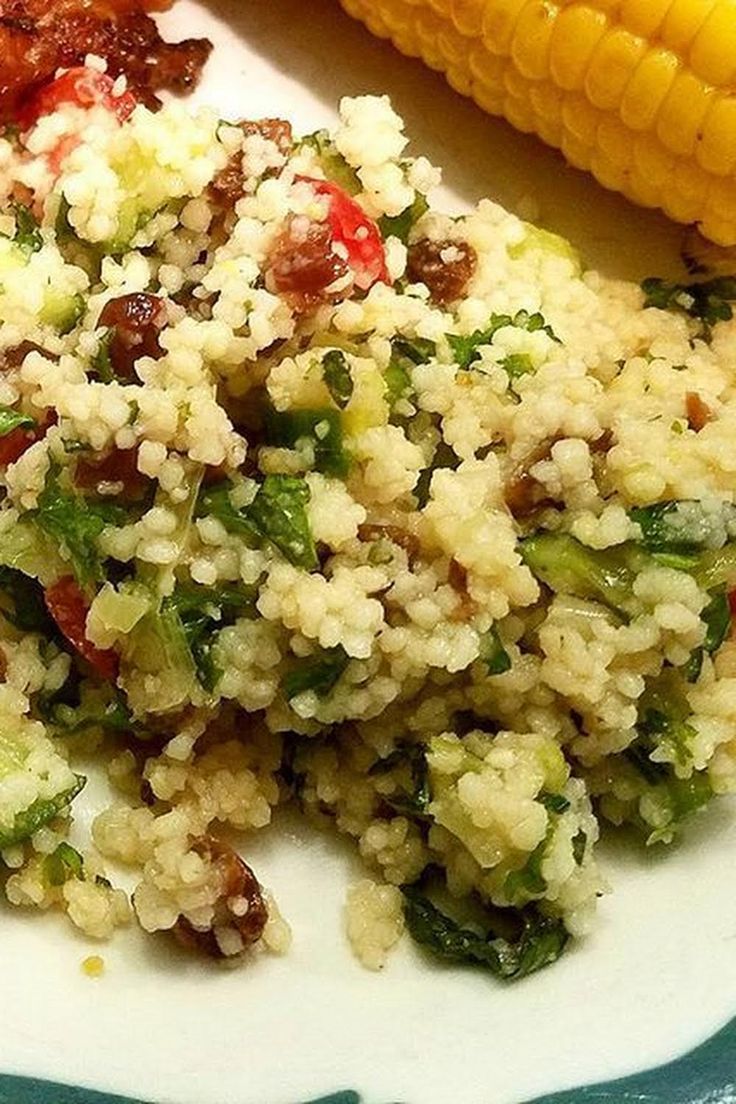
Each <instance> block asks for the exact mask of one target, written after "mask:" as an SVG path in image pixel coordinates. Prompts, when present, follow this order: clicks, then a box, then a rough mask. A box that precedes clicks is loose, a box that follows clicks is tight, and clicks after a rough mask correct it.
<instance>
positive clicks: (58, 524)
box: [30, 468, 126, 585]
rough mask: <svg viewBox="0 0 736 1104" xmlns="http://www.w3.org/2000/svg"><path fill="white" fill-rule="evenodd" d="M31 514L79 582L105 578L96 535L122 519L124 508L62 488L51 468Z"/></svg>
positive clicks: (123, 518)
mask: <svg viewBox="0 0 736 1104" xmlns="http://www.w3.org/2000/svg"><path fill="white" fill-rule="evenodd" d="M30 516H31V517H32V518H33V520H34V521H35V523H36V525H37V526H38V527H39V529H42V530H43V531H44V533H47V534H48V535H49V536H50V537H51V538H52V539H53V540H54V541H55V542H56V544H57V545H58V547H59V551H60V552H61V554H62V556H63V557H64V558H65V559H67V560H68V561H69V563H70V564H71V567H72V570H73V571H74V574H75V575H76V577H77V580H78V582H79V583H80V584H82V585H85V584H86V583H89V582H94V581H98V582H99V581H101V580H102V579H104V574H103V571H102V562H101V557H100V553H99V551H98V549H97V538H98V537H99V535H100V533H101V532H102V530H103V529H104V528H105V527H106V526H107V525H120V524H122V523H123V522H124V521H125V518H126V515H125V511H124V510H121V509H120V508H119V507H117V506H113V505H111V504H110V503H105V502H87V501H86V500H85V499H84V498H82V497H80V496H79V495H76V494H73V493H67V492H66V491H63V490H62V489H61V487H60V485H59V478H58V470H55V469H53V468H52V470H51V471H50V472H49V474H48V476H47V478H46V485H45V486H44V489H43V490H42V491H41V494H40V495H39V496H38V508H37V509H36V510H34V511H33V513H32V514H31V515H30Z"/></svg>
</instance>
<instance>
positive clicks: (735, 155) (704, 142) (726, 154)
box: [695, 96, 736, 176]
mask: <svg viewBox="0 0 736 1104" xmlns="http://www.w3.org/2000/svg"><path fill="white" fill-rule="evenodd" d="M699 133H700V134H702V138H700V139H699V140H698V141H697V142H696V145H695V157H696V160H697V162H698V164H699V165H700V166H701V168H703V169H705V171H706V172H709V173H713V174H714V175H715V176H728V175H730V174H731V173H732V172H733V171H734V170H735V169H736V100H734V99H733V98H731V97H728V98H726V97H725V96H718V97H717V98H716V99H715V100H714V101H713V102H712V103H711V105H710V110H709V111H708V114H707V115H706V116H705V119H704V120H703V124H702V126H701V128H700V132H699Z"/></svg>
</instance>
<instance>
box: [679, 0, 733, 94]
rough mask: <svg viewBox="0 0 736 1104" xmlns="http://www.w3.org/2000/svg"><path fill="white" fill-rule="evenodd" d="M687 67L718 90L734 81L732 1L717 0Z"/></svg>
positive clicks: (692, 46) (695, 44)
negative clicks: (690, 67)
mask: <svg viewBox="0 0 736 1104" xmlns="http://www.w3.org/2000/svg"><path fill="white" fill-rule="evenodd" d="M689 60H690V65H691V66H692V68H693V71H694V72H695V73H696V74H697V75H698V76H699V77H702V78H703V80H706V81H708V82H709V83H710V84H715V85H716V87H717V88H721V87H723V86H725V85H732V84H733V83H734V81H735V80H736V12H735V11H734V5H733V0H719V2H718V3H717V4H716V6H715V8H714V9H713V11H712V12H711V13H710V15H709V16H708V18H707V19H706V21H705V23H704V24H703V26H702V27H701V28H700V30H699V31H698V33H697V34H696V36H695V38H694V40H693V42H692V44H691V46H690V58H689Z"/></svg>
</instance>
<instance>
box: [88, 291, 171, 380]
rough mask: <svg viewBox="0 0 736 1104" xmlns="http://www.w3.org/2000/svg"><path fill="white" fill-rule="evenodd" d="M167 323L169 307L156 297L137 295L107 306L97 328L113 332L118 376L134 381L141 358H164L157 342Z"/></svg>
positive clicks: (112, 347) (112, 357)
mask: <svg viewBox="0 0 736 1104" xmlns="http://www.w3.org/2000/svg"><path fill="white" fill-rule="evenodd" d="M166 322H167V314H166V306H165V304H164V302H163V300H162V299H159V298H158V296H156V295H148V294H147V293H146V292H143V291H137V292H133V293H132V294H131V295H121V296H119V297H118V298H117V299H110V300H109V302H107V303H105V306H104V307H103V308H102V311H101V313H100V319H99V322H98V325H99V326H105V327H108V328H110V329H111V330H112V331H113V333H112V336H111V339H110V345H109V354H110V364H111V366H112V370H113V372H114V373H115V375H116V376H119V377H120V378H121V379H132V378H133V376H134V375H135V362H136V361H137V360H138V358H139V357H143V356H147V357H152V358H153V359H154V360H158V358H159V357H161V356H163V352H164V351H163V349H162V348H161V345H160V343H159V339H158V338H159V333H160V331H161V330H162V329H163V327H164V326H165V325H166Z"/></svg>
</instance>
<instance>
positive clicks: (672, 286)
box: [641, 276, 736, 329]
mask: <svg viewBox="0 0 736 1104" xmlns="http://www.w3.org/2000/svg"><path fill="white" fill-rule="evenodd" d="M641 287H642V291H643V292H644V295H645V301H644V306H645V307H656V308H657V309H658V310H679V311H682V312H683V313H684V314H687V315H689V316H690V318H698V319H700V320H701V321H702V322H703V323H704V324H705V326H706V328H707V329H710V327H711V326H715V324H716V322H728V321H729V319H731V318H732V317H733V308H732V306H731V303H732V302H734V300H736V277H733V276H716V277H715V279H713V280H705V281H703V282H701V283H690V284H678V283H670V282H668V281H667V280H662V279H660V278H659V277H657V276H650V277H649V278H648V279H646V280H644V281H643V282H642V285H641Z"/></svg>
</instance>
